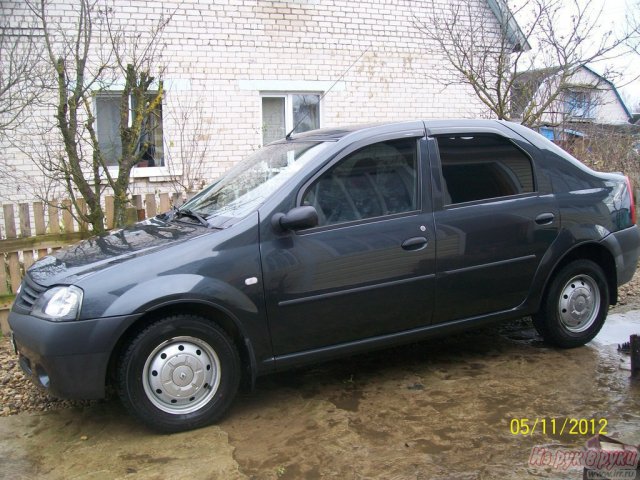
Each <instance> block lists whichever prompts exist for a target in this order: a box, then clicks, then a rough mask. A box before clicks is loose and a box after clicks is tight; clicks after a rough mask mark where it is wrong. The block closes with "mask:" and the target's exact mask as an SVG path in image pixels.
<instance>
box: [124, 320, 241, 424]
mask: <svg viewBox="0 0 640 480" xmlns="http://www.w3.org/2000/svg"><path fill="white" fill-rule="evenodd" d="M239 383H240V358H239V355H238V350H237V348H236V346H235V344H234V343H233V341H232V340H231V339H230V338H229V336H228V335H227V334H226V333H225V332H224V331H223V330H222V329H221V328H220V327H219V326H217V325H216V324H214V323H213V322H211V321H208V320H206V319H204V318H201V317H198V316H194V315H175V316H170V317H166V318H163V319H161V320H159V321H157V322H155V323H153V324H151V325H149V326H148V327H146V328H145V329H144V330H142V331H141V332H139V333H138V334H137V335H136V336H135V337H134V338H133V339H132V340H131V342H130V343H129V345H128V347H127V348H126V350H125V353H124V355H123V356H122V359H121V361H120V363H119V366H118V372H117V388H118V394H119V396H120V399H121V401H122V403H123V404H124V406H125V407H126V409H127V410H128V411H129V412H130V413H131V414H133V415H134V416H135V417H137V418H138V419H139V420H141V421H142V422H143V423H145V424H146V425H148V426H149V427H151V428H153V429H155V430H159V431H162V432H167V433H170V432H179V431H184V430H191V429H194V428H199V427H203V426H205V425H209V424H211V423H213V422H215V421H216V420H218V419H219V418H220V417H221V416H222V415H224V413H225V412H226V410H227V409H228V408H229V406H230V405H231V402H232V400H233V398H234V397H235V394H236V392H237V390H238V385H239Z"/></svg>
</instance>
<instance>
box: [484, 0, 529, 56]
mask: <svg viewBox="0 0 640 480" xmlns="http://www.w3.org/2000/svg"><path fill="white" fill-rule="evenodd" d="M487 4H488V5H489V8H490V9H491V11H492V12H493V14H494V15H495V16H496V19H498V22H499V23H500V26H501V27H502V30H503V32H504V34H505V35H506V36H507V39H508V40H509V42H511V44H512V45H513V52H522V51H525V52H526V51H528V50H531V44H530V43H529V42H528V40H527V37H526V36H525V34H524V33H523V32H522V29H521V28H520V25H519V24H518V22H517V20H516V18H515V17H514V16H513V13H511V10H509V6H508V5H507V3H506V1H505V0H487Z"/></svg>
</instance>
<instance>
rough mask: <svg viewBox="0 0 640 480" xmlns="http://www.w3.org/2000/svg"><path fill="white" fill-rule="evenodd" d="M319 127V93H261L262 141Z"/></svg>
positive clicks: (271, 140)
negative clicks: (292, 131) (291, 132)
mask: <svg viewBox="0 0 640 480" xmlns="http://www.w3.org/2000/svg"><path fill="white" fill-rule="evenodd" d="M294 127H295V130H294V133H300V132H306V131H307V130H314V129H316V128H320V95H319V94H309V93H282V94H275V93H274V94H264V95H262V143H263V145H266V144H267V143H271V142H273V141H275V140H280V139H281V138H284V136H285V135H286V134H287V133H289V132H290V131H291V130H293V128H294Z"/></svg>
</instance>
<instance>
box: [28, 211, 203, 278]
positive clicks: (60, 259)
mask: <svg viewBox="0 0 640 480" xmlns="http://www.w3.org/2000/svg"><path fill="white" fill-rule="evenodd" d="M215 231H216V230H211V229H208V228H206V227H204V226H201V225H198V224H192V223H190V222H189V220H184V221H182V220H180V221H173V222H167V221H164V220H161V219H160V218H159V217H155V218H152V219H149V220H145V221H143V222H139V223H136V224H135V225H132V226H130V227H126V228H123V229H120V230H113V231H111V232H109V233H107V234H104V235H99V236H95V237H91V238H89V239H87V240H83V241H82V242H80V243H77V244H75V245H73V246H70V247H67V248H64V249H62V250H59V251H58V252H56V253H55V254H53V255H47V256H46V257H44V258H42V259H41V260H39V261H38V262H36V263H35V264H34V265H33V266H32V267H31V268H30V269H29V276H30V277H31V279H32V280H33V281H34V282H36V283H37V284H39V285H42V286H45V287H49V286H51V285H55V284H71V283H74V282H76V281H77V280H79V279H80V278H83V277H85V276H87V275H90V274H91V273H94V272H96V271H99V270H103V269H105V268H108V267H110V266H112V265H115V264H118V263H122V262H125V261H127V260H129V259H131V258H134V257H138V256H140V255H146V254H149V253H151V252H155V251H158V250H161V249H164V248H167V247H169V246H171V245H174V244H176V243H182V242H184V241H186V240H189V239H191V238H195V237H199V236H201V235H206V234H211V233H214V232H215Z"/></svg>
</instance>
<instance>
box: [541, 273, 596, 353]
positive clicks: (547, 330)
mask: <svg viewBox="0 0 640 480" xmlns="http://www.w3.org/2000/svg"><path fill="white" fill-rule="evenodd" d="M608 311H609V288H608V286H607V280H606V278H605V275H604V272H603V271H602V268H600V266H599V265H598V264H596V263H594V262H592V261H591V260H575V261H573V262H571V263H569V264H568V265H566V266H564V267H563V268H562V269H561V270H560V271H559V272H558V273H557V274H556V275H555V276H554V277H553V280H552V281H551V284H550V285H549V286H548V288H547V291H546V293H545V296H544V298H543V299H542V305H541V308H540V311H539V312H538V313H537V314H535V315H534V316H533V324H534V326H535V328H536V330H537V331H538V333H540V335H542V337H543V338H544V340H545V341H546V342H547V343H549V344H551V345H554V346H556V347H561V348H573V347H579V346H581V345H584V344H585V343H587V342H589V341H591V340H592V339H593V338H594V337H595V336H596V335H597V334H598V332H599V331H600V329H601V328H602V325H603V324H604V321H605V319H606V317H607V313H608Z"/></svg>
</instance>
